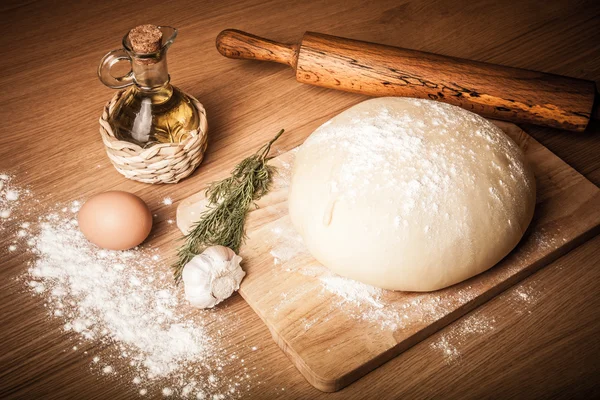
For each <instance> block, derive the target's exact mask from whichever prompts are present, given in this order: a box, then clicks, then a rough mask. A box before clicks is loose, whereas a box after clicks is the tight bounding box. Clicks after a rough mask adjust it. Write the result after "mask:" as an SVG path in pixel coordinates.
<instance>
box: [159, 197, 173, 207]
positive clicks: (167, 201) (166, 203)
mask: <svg viewBox="0 0 600 400" xmlns="http://www.w3.org/2000/svg"><path fill="white" fill-rule="evenodd" d="M162 202H163V204H164V205H165V206H170V205H171V204H173V200H172V199H171V198H170V197H165V198H164V199H163V201H162Z"/></svg>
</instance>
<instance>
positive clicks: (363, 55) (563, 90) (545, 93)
mask: <svg viewBox="0 0 600 400" xmlns="http://www.w3.org/2000/svg"><path fill="white" fill-rule="evenodd" d="M217 49H218V50H219V52H220V53H221V54H222V55H224V56H226V57H230V58H244V59H253V60H262V61H274V62H277V63H281V64H286V65H289V66H290V67H292V68H294V69H295V70H296V79H297V80H298V81H299V82H302V83H310V84H312V85H317V86H323V87H327V88H332V89H339V90H345V91H349V92H356V93H362V94H366V95H370V96H409V97H421V98H429V99H433V100H439V101H443V102H446V103H450V104H454V105H457V106H460V107H462V108H465V109H467V110H470V111H473V112H476V113H478V114H481V115H483V116H485V117H489V118H495V119H501V120H505V121H512V122H527V123H534V124H538V125H545V126H550V127H554V128H560V129H566V130H571V131H583V130H585V127H586V126H587V125H588V122H589V121H590V119H591V118H592V117H594V118H599V117H600V107H599V101H598V97H600V96H598V95H597V94H596V85H595V83H594V82H592V81H587V80H583V79H575V78H567V77H564V76H559V75H553V74H546V73H542V72H535V71H529V70H525V69H519V68H512V67H504V66H501V65H494V64H488V63H483V62H477V61H470V60H465V59H460V58H455V57H447V56H441V55H437V54H432V53H425V52H422V51H416V50H407V49H402V48H398V47H392V46H385V45H381V44H375V43H368V42H362V41H358V40H351V39H344V38H340V37H336V36H330V35H324V34H321V33H313V32H306V33H305V34H304V37H303V38H302V42H301V43H300V45H295V44H293V45H289V44H282V43H277V42H274V41H271V40H268V39H263V38H260V37H258V36H254V35H251V34H248V33H245V32H241V31H238V30H233V29H227V30H224V31H222V32H221V33H220V34H219V36H218V37H217Z"/></svg>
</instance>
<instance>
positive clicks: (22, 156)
mask: <svg viewBox="0 0 600 400" xmlns="http://www.w3.org/2000/svg"><path fill="white" fill-rule="evenodd" d="M294 3H296V2H289V1H253V2H252V1H246V2H244V1H239V2H236V1H229V0H222V1H219V2H203V1H197V0H195V1H191V0H189V1H187V0H186V1H177V2H167V1H164V0H163V1H157V0H151V1H144V2H135V1H130V2H123V1H115V0H107V1H101V2H70V1H62V2H61V1H8V2H7V1H5V2H3V3H2V5H0V15H1V18H2V23H1V26H0V30H1V34H0V48H1V49H2V50H1V51H2V58H1V59H0V71H2V73H1V74H0V84H1V87H2V95H1V96H2V97H1V100H2V101H1V103H0V121H2V126H1V128H0V132H1V133H0V171H2V172H9V173H11V174H13V175H14V176H15V182H16V183H17V184H19V185H20V186H24V187H28V188H29V189H31V191H32V192H33V193H34V194H35V196H36V197H37V198H38V199H40V204H39V206H38V207H35V208H32V209H31V210H29V213H30V217H35V216H36V215H37V214H38V213H41V212H42V211H41V210H43V209H44V207H47V206H49V205H53V204H56V203H65V202H69V201H72V200H74V199H85V198H86V197H88V196H90V195H92V194H94V193H98V192H101V191H105V190H110V189H117V190H127V191H130V192H133V193H136V194H138V195H140V196H141V197H142V198H143V199H144V200H146V201H147V202H148V204H149V205H150V207H151V208H152V209H153V211H154V212H155V213H157V214H158V215H159V218H158V221H157V222H156V227H155V230H154V233H153V237H152V239H151V240H152V243H153V244H156V245H157V246H159V247H160V249H161V252H163V253H164V254H165V256H171V255H172V254H173V251H174V247H175V246H174V244H173V241H174V240H175V239H176V238H177V237H179V234H178V232H176V230H175V228H174V225H171V224H168V223H167V220H168V219H172V218H174V216H175V205H176V204H175V205H173V206H169V207H167V206H164V205H162V204H161V202H160V199H162V198H163V197H165V196H170V197H172V198H173V199H174V200H175V201H176V202H177V201H179V200H182V199H184V198H185V197H187V196H189V195H191V194H193V193H195V192H197V191H198V190H200V189H202V188H204V187H205V185H206V184H207V183H208V182H210V181H212V180H214V179H216V178H220V177H223V176H225V175H226V174H227V172H228V170H229V169H230V168H231V167H232V166H233V165H234V164H235V163H236V161H238V160H240V159H241V158H242V157H244V156H245V155H248V154H250V153H251V152H252V151H253V149H255V148H257V147H259V146H260V145H261V144H262V143H264V142H265V141H266V140H267V138H269V137H271V136H272V135H273V134H274V133H275V132H276V131H277V129H278V128H280V127H283V128H286V129H287V131H288V133H287V134H286V136H284V137H283V138H282V139H281V141H280V142H278V144H277V146H276V147H277V149H279V150H287V149H290V148H292V147H294V146H296V145H298V144H300V143H301V142H302V141H303V139H304V138H305V137H306V136H307V135H309V134H310V133H311V132H312V131H313V130H314V129H315V128H316V127H317V126H318V125H320V124H321V123H322V122H324V121H325V120H327V119H328V118H330V117H331V116H332V115H334V114H336V113H337V112H339V111H340V110H342V109H344V108H346V107H348V106H350V105H352V104H355V103H357V102H359V101H361V100H363V99H364V98H363V97H361V96H358V95H353V94H346V93H340V92H335V91H330V90H326V89H321V88H315V87H309V86H303V85H300V84H298V83H296V82H295V80H294V77H293V73H292V71H291V70H288V69H287V68H286V67H284V66H281V65H271V64H264V63H254V62H248V61H238V60H229V59H226V58H223V57H221V56H220V55H219V54H218V53H217V51H216V50H215V48H214V39H215V37H216V35H217V34H218V32H219V31H220V30H222V29H225V28H238V29H242V30H247V31H250V32H252V33H255V34H258V35H263V36H267V37H270V38H273V39H275V40H279V41H290V42H295V41H297V40H298V39H299V38H300V36H301V35H302V33H303V32H304V31H305V30H312V31H317V32H324V33H329V34H334V35H338V36H345V37H351V38H356V39H362V40H367V41H372V42H381V43H386V44H391V45H398V46H403V47H407V48H413V49H419V50H424V51H429V52H436V53H441V54H446V55H451V56H456V57H464V58H470V59H474V60H480V61H488V62H494V63H500V64H505V65H510V66H515V67H522V68H529V69H535V70H540V71H545V72H551V73H556V74H564V75H569V76H573V77H578V78H586V79H590V80H596V81H597V82H598V81H600V2H598V1H595V0H587V1H577V0H571V1H547V2H538V1H534V0H523V1H497V0H480V1H478V0H458V1H456V0H423V1H417V0H412V1H403V0H400V1H375V2H366V1H360V0H344V1H327V2H317V1H313V2H311V1H305V2H301V3H300V2H297V3H298V4H294ZM140 23H156V24H168V25H172V26H175V27H178V28H179V29H180V34H179V37H178V39H177V41H176V42H175V44H174V46H173V47H172V49H171V50H170V51H169V67H170V73H171V77H172V82H173V83H174V84H175V85H177V86H179V87H180V88H182V89H184V90H186V91H188V92H190V93H192V94H193V95H195V96H196V97H197V98H198V99H199V100H200V101H201V102H202V103H203V104H204V105H205V107H206V109H207V113H208V119H209V126H210V138H209V147H208V151H207V155H206V159H205V161H204V163H203V164H202V165H201V167H200V168H199V169H198V170H197V172H196V173H195V174H194V175H193V176H192V177H191V178H189V179H187V180H185V181H183V182H181V183H179V184H177V185H169V186H166V185H163V186H151V185H144V184H140V183H135V182H132V181H128V180H126V179H125V178H123V177H121V176H120V175H119V174H117V172H116V171H115V170H114V169H113V167H112V166H111V165H110V163H109V161H108V159H107V157H106V155H105V153H104V150H103V147H102V142H101V140H100V136H99V134H98V122H97V119H98V117H99V115H100V112H101V109H102V106H103V105H104V103H105V102H106V101H107V100H108V99H109V98H110V97H111V96H112V94H113V91H112V90H110V89H108V88H106V87H104V86H103V85H102V84H101V83H100V82H99V81H98V79H97V77H96V68H97V66H98V63H99V61H100V58H101V57H102V56H103V55H104V53H106V52H107V51H109V50H111V49H115V48H118V47H120V38H121V37H122V36H123V34H124V33H125V32H126V31H127V30H128V29H129V28H130V27H133V26H135V25H137V24H140ZM522 127H523V128H524V129H525V130H526V131H527V132H529V133H530V134H531V135H533V136H534V137H535V138H536V139H538V140H539V141H540V142H541V143H543V144H544V145H545V146H547V147H548V148H549V149H550V150H552V151H553V152H555V153H556V154H558V155H559V156H560V157H561V158H563V159H564V160H565V161H566V162H567V163H569V164H570V165H572V166H573V167H574V168H575V169H576V170H578V171H579V172H581V173H582V174H583V175H585V176H586V177H587V178H588V179H589V180H591V181H592V182H594V183H595V184H596V185H598V184H600V136H599V134H600V125H599V124H595V125H592V126H591V127H589V128H588V131H587V132H585V133H580V134H577V133H568V132H562V131H558V130H553V129H546V128H540V127H535V126H528V125H524V126H522ZM9 231H10V229H9ZM11 239H12V236H10V235H4V237H0V266H1V268H0V310H1V313H0V398H5V397H10V398H27V399H30V398H45V399H46V398H47V399H59V398H61V399H62V398H78V399H91V398H97V399H125V398H132V397H134V396H135V395H136V393H137V390H136V389H135V388H134V387H132V385H131V384H130V381H129V380H127V379H121V380H118V379H114V378H110V377H104V376H99V375H98V374H97V373H94V372H92V371H91V370H90V367H89V365H90V357H89V355H86V356H84V355H83V354H82V352H80V351H71V350H70V349H71V348H72V346H73V343H74V342H75V341H76V339H77V338H76V337H74V336H73V335H70V334H67V333H64V332H62V330H61V323H60V321H59V320H57V319H50V318H49V317H48V315H47V312H46V310H45V309H44V307H43V299H42V298H40V297H35V296H32V295H31V294H30V293H29V292H28V291H26V290H25V289H24V285H23V282H21V281H19V280H18V278H19V277H20V276H22V275H23V273H24V272H25V270H26V268H27V262H28V260H29V258H28V256H27V255H26V254H20V253H9V252H8V251H7V247H8V245H9V243H10V242H11ZM598 266H600V237H596V238H594V239H592V240H590V241H588V242H587V243H585V244H584V245H582V246H580V247H579V248H577V249H575V250H574V251H572V252H570V253H569V254H567V255H566V256H564V257H562V258H561V259H559V260H558V261H557V262H555V263H553V264H551V265H549V266H548V267H546V268H544V269H543V270H541V271H540V272H538V273H536V274H535V275H533V276H531V277H530V278H528V279H527V280H525V281H523V282H522V283H520V284H518V285H517V286H515V287H513V288H511V289H509V290H508V291H506V292H505V293H503V294H502V295H501V296H499V297H497V298H495V299H493V300H491V301H490V302H488V303H486V304H485V305H483V306H482V307H480V308H479V309H477V310H476V311H474V313H471V315H468V316H467V317H465V318H463V319H461V320H459V321H457V322H456V323H454V324H452V325H451V326H449V327H447V328H445V329H444V330H442V331H441V332H438V333H437V334H435V335H433V336H432V337H430V338H428V339H427V340H425V341H423V342H421V343H420V344H418V345H417V346H415V347H413V348H412V349H410V350H409V351H407V352H405V353H404V354H402V355H400V356H399V357H397V358H395V359H394V360H392V361H390V362H389V363H387V364H385V365H384V366H382V367H380V368H378V369H377V370H376V371H374V372H372V373H370V374H369V375H367V376H366V377H364V378H363V379H361V380H360V381H358V382H356V383H354V384H352V385H351V386H349V387H347V388H346V389H344V390H342V391H340V392H337V393H335V394H325V393H321V392H319V391H317V390H316V389H314V388H312V387H311V386H310V385H309V384H308V383H307V382H306V381H305V380H304V378H303V377H302V376H301V375H300V374H299V373H298V372H297V371H296V369H295V368H294V367H293V366H292V364H291V363H290V362H289V361H288V359H287V358H286V356H285V355H284V354H283V353H282V352H281V351H280V350H279V348H278V347H277V345H276V344H275V343H274V342H273V341H272V340H271V336H270V334H269V332H268V330H267V328H266V327H265V326H264V325H263V323H262V322H261V321H260V319H259V318H258V316H256V315H255V314H254V313H253V312H252V310H251V309H250V308H249V307H248V306H247V304H245V302H244V301H243V300H242V299H241V297H240V296H235V297H234V298H232V299H230V301H228V302H227V303H226V305H225V307H223V308H222V310H221V311H220V312H223V313H224V314H229V315H237V316H239V321H240V322H239V329H238V330H237V333H235V335H234V337H233V338H229V340H230V341H231V342H232V343H236V342H237V343H251V344H257V343H259V344H260V346H259V350H258V351H255V352H250V351H249V352H248V354H243V356H245V357H246V364H250V365H253V366H256V368H257V369H256V371H258V372H257V374H258V375H259V378H257V379H256V382H254V383H253V384H252V385H251V388H250V391H249V392H247V393H245V395H246V396H248V397H254V398H273V397H280V398H311V399H316V398H331V399H342V398H343V399H348V398H356V399H359V398H373V397H375V396H377V397H378V398H401V397H402V398H492V397H494V398H498V397H501V398H508V397H519V398H533V397H550V396H553V397H554V396H556V397H564V398H572V397H574V396H577V397H594V396H599V395H600V385H599V383H598V377H599V376H600V363H599V362H598V359H599V358H600V340H599V338H600V322H599V321H600V318H599V317H600V313H599V312H600V296H599V294H600V290H599V289H598V287H599V283H600V268H598ZM524 299H528V301H524ZM482 315H483V316H486V317H488V318H493V320H494V321H495V323H494V326H493V329H490V330H487V331H486V332H483V333H481V334H476V335H470V336H469V337H468V338H467V339H466V340H462V341H459V342H460V343H459V342H456V343H454V345H455V348H456V350H457V352H458V357H454V358H453V359H452V360H451V361H449V359H448V357H447V355H445V354H444V353H443V352H442V351H440V349H439V347H440V346H438V344H439V343H440V342H443V341H445V340H446V341H447V340H450V341H451V340H452V338H453V337H455V336H456V335H454V333H456V332H461V329H462V328H461V326H464V325H465V324H468V323H469V319H470V318H476V317H477V316H482ZM462 331H464V329H462ZM84 349H85V350H86V351H88V354H93V353H94V352H100V351H103V350H104V349H103V348H101V346H99V345H94V344H93V343H87V344H85V345H84ZM149 394H150V393H149ZM156 394H157V395H158V392H157V393H156Z"/></svg>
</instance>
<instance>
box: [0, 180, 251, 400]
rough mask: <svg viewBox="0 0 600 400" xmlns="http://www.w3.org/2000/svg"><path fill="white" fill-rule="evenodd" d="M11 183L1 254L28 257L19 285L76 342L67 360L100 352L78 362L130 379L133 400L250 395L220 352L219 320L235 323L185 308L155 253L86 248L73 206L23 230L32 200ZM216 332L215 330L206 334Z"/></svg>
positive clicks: (246, 374) (240, 372)
mask: <svg viewBox="0 0 600 400" xmlns="http://www.w3.org/2000/svg"><path fill="white" fill-rule="evenodd" d="M13 181H14V179H13V178H12V177H9V176H7V175H0V184H1V188H0V214H1V215H3V217H2V218H1V220H0V230H2V231H3V234H5V235H12V236H13V240H12V241H10V245H9V247H8V249H7V250H8V251H10V252H27V253H30V254H31V255H32V257H31V262H30V265H29V268H28V270H27V272H26V274H25V275H24V276H23V277H22V280H23V281H24V282H25V284H26V286H27V287H28V288H29V289H30V291H31V292H32V293H33V294H34V295H36V296H39V297H40V298H41V299H43V301H44V306H45V308H46V310H47V312H48V313H49V314H50V316H51V317H52V318H57V319H59V320H60V321H61V322H62V324H63V325H62V326H63V330H64V331H65V332H69V333H70V334H71V335H74V336H75V337H76V338H78V344H79V346H74V347H73V350H75V351H76V350H77V349H78V347H86V346H84V345H85V344H86V343H89V344H98V343H101V344H103V345H104V346H101V347H102V348H104V349H105V350H102V352H101V353H98V354H87V352H86V353H85V356H86V357H88V358H89V359H90V364H91V366H92V369H93V370H95V371H98V372H99V373H101V374H105V375H108V376H111V377H113V378H120V379H127V380H128V382H129V384H130V385H132V386H133V387H135V389H136V390H137V391H138V393H139V394H140V395H146V394H148V395H152V394H155V392H158V393H160V394H161V395H163V396H180V397H187V398H197V399H205V398H207V399H208V398H210V399H225V398H236V397H239V396H240V395H241V394H242V393H243V392H244V391H247V390H248V389H249V387H250V382H251V380H252V378H256V374H255V373H254V372H253V370H251V369H250V370H249V368H248V367H247V366H245V365H244V363H243V362H244V360H239V357H238V356H237V355H236V354H235V353H231V351H230V352H229V354H228V353H227V352H226V350H225V344H224V343H222V342H224V340H222V339H223V338H224V337H226V336H227V334H228V333H230V332H232V331H233V329H235V323H236V321H233V320H231V321H222V319H223V318H229V319H234V318H235V317H232V316H226V317H223V314H222V313H217V312H211V311H199V310H195V309H192V308H190V307H189V306H188V305H187V303H186V302H185V300H184V299H183V293H182V292H183V290H182V288H178V287H176V286H175V285H174V283H173V276H172V272H171V269H170V267H169V264H168V262H167V260H162V259H161V256H160V251H159V249H157V248H151V247H147V246H145V247H144V248H141V249H139V248H136V249H133V250H130V251H108V250H103V249H100V248H98V247H96V246H94V245H92V244H90V243H89V242H88V241H87V240H86V239H85V238H84V237H83V235H82V234H81V232H80V231H79V229H78V227H77V220H76V214H77V212H78V210H79V208H80V206H81V202H79V201H73V202H72V203H70V204H67V205H62V206H59V207H58V208H56V209H54V210H49V212H47V213H45V214H44V216H42V217H40V218H39V219H35V220H31V221H28V220H26V218H27V217H23V215H24V214H25V212H19V211H20V209H22V210H26V209H27V207H28V203H29V202H30V200H31V199H30V197H31V196H27V194H28V193H29V192H28V191H25V190H22V189H19V188H17V187H15V185H14V184H13ZM163 203H164V204H165V205H167V203H171V202H170V201H164V202H163ZM215 324H217V325H218V326H219V327H220V329H218V330H215V329H214V326H213V329H209V328H208V326H209V325H215ZM216 331H217V332H218V334H217V333H215V332H216ZM238 364H239V365H238ZM226 368H227V369H228V371H229V370H232V371H235V372H234V373H231V372H228V373H227V374H225V372H224V369H226ZM225 375H226V376H227V378H226V379H225Z"/></svg>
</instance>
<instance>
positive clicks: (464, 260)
mask: <svg viewBox="0 0 600 400" xmlns="http://www.w3.org/2000/svg"><path fill="white" fill-rule="evenodd" d="M534 206H535V179H534V175H533V172H532V170H531V169H530V168H529V166H528V165H527V163H526V161H525V157H524V155H523V152H522V151H521V149H520V148H519V147H518V146H517V145H516V144H515V143H514V142H513V141H512V140H511V139H510V138H509V137H508V136H506V134H505V133H504V132H502V130H500V129H499V128H498V127H496V126H495V125H493V124H492V123H490V122H489V121H487V120H485V119H484V118H482V117H480V116H478V115H476V114H473V113H471V112H468V111H465V110H463V109H461V108H459V107H456V106H452V105H448V104H444V103H438V102H434V101H429V100H420V99H409V98H394V97H388V98H377V99H371V100H367V101H365V102H362V103H360V104H358V105H356V106H354V107H352V108H350V109H348V110H346V111H344V112H342V113H341V114H339V115H337V116H336V117H334V118H332V119H331V120H330V121H328V122H326V123H325V124H323V125H322V126H321V127H319V128H318V129H317V130H316V131H315V132H314V133H313V134H312V135H311V136H310V137H309V138H308V139H307V140H306V141H305V143H304V144H303V145H302V147H301V149H300V151H298V153H297V155H296V159H295V164H294V167H293V171H292V178H291V187H290V196H289V212H290V217H291V220H292V223H293V224H294V226H295V228H296V229H297V230H298V232H299V233H300V235H301V236H302V237H303V240H304V242H305V243H306V245H307V247H308V249H309V250H310V252H311V254H312V255H313V256H314V257H315V258H316V259H317V260H318V261H320V262H321V263H322V264H323V265H325V266H326V267H328V268H329V269H331V270H332V271H334V272H336V273H338V274H340V275H343V276H346V277H349V278H352V279H355V280H358V281H361V282H364V283H367V284H370V285H374V286H378V287H382V288H385V289H392V290H403V291H431V290H437V289H441V288H444V287H447V286H450V285H453V284H455V283H458V282H461V281H463V280H465V279H468V278H470V277H472V276H474V275H476V274H479V273H481V272H483V271H485V270H487V269H488V268H490V267H492V266H493V265H495V264H496V263H497V262H498V261H500V260H501V259H502V258H503V257H505V256H506V255H507V254H508V253H509V252H510V251H511V250H512V249H513V248H514V247H515V246H516V244H517V243H518V242H519V240H520V239H521V237H522V236H523V233H524V232H525V230H526V229H527V226H528V225H529V223H530V221H531V218H532V216H533V210H534Z"/></svg>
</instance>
